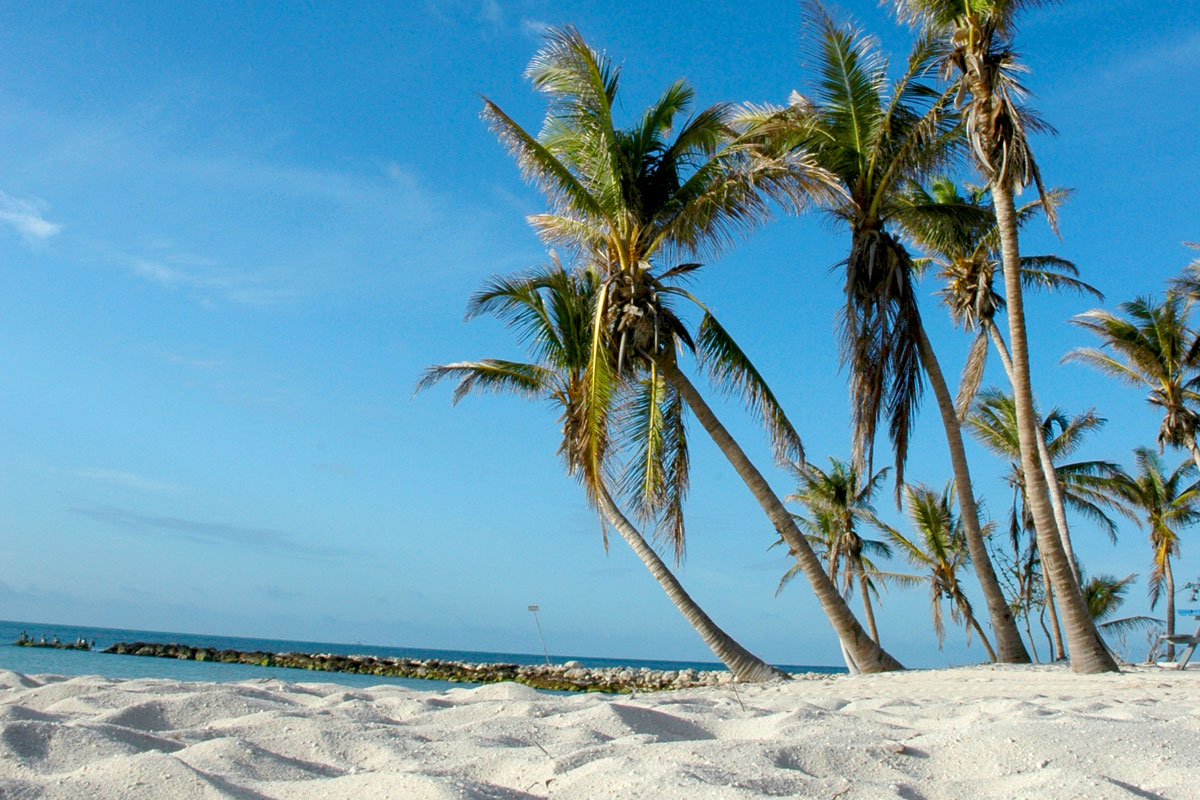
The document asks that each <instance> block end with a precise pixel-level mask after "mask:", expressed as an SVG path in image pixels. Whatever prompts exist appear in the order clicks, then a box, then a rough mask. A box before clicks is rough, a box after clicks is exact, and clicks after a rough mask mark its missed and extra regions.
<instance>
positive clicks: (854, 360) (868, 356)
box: [743, 3, 961, 485]
mask: <svg viewBox="0 0 1200 800" xmlns="http://www.w3.org/2000/svg"><path fill="white" fill-rule="evenodd" d="M808 15H809V19H810V21H811V23H812V25H813V26H814V28H815V30H816V34H817V35H816V36H815V37H814V39H815V44H814V46H813V49H812V52H811V53H810V54H809V60H811V61H812V63H814V64H815V65H816V68H817V81H816V84H815V86H814V87H813V89H812V92H811V94H809V95H802V94H799V93H793V95H792V97H791V101H790V103H789V105H788V107H787V108H784V109H779V108H773V107H769V106H766V107H756V108H752V109H750V110H749V111H748V112H747V113H746V114H744V115H743V119H744V120H745V121H746V122H748V123H751V124H752V127H751V131H752V132H754V133H755V134H756V135H758V136H759V137H760V138H761V139H763V140H764V141H765V142H767V143H768V145H767V148H766V152H769V153H770V154H772V156H773V157H779V154H797V153H809V154H811V158H812V159H813V160H814V161H815V163H816V164H817V165H818V166H819V167H821V168H822V169H824V170H826V171H828V173H830V175H832V176H833V179H834V181H835V183H836V185H837V187H838V188H839V190H840V191H839V192H838V193H836V194H834V195H831V196H829V197H828V200H827V202H826V204H825V205H826V208H827V211H828V212H829V214H831V215H832V216H833V217H834V218H835V219H836V220H838V221H839V222H840V223H842V224H844V225H845V226H846V227H847V228H848V229H849V230H850V232H851V246H850V254H849V256H848V257H847V259H846V261H845V262H844V265H845V268H846V279H845V294H846V305H845V307H844V308H843V310H842V312H841V319H840V322H841V329H842V332H841V337H842V342H841V347H842V359H843V363H844V364H846V365H847V366H848V368H849V372H850V396H851V404H852V408H853V409H854V410H853V415H854V419H853V424H854V457H855V461H856V462H857V463H859V464H862V465H867V466H868V467H869V465H870V463H871V461H872V459H871V453H872V449H873V443H874V438H875V430H876V425H877V424H878V421H879V419H880V418H881V417H886V418H887V422H888V432H889V435H890V437H891V440H892V445H893V448H894V451H895V462H896V481H897V485H899V484H900V483H902V482H903V479H904V460H905V458H906V455H907V451H908V438H909V430H910V428H911V425H912V423H913V420H914V418H915V416H916V413H917V408H918V404H919V399H920V393H921V377H922V376H921V362H920V355H919V353H918V346H919V345H918V341H919V338H920V335H919V333H918V331H919V329H920V325H921V318H920V312H919V310H918V307H917V298H916V295H915V293H914V287H913V275H912V262H911V260H910V258H909V255H908V253H907V251H906V250H905V249H904V247H903V246H902V245H901V244H900V243H899V242H898V241H897V240H896V239H895V238H894V237H893V235H892V234H891V233H890V232H889V231H888V227H889V225H892V224H894V223H895V222H897V221H898V220H900V219H902V218H904V217H906V216H910V215H914V214H919V213H920V212H921V211H922V210H923V209H919V208H914V206H913V204H912V203H909V202H906V198H905V197H904V194H903V191H902V190H903V188H904V187H905V186H906V185H907V184H908V183H909V182H911V181H913V180H919V179H922V178H923V177H924V176H926V175H928V174H929V173H930V172H931V171H935V170H937V169H940V168H942V167H945V166H947V165H948V164H950V163H951V162H953V160H954V159H955V158H956V157H957V156H958V154H959V152H960V147H959V145H960V143H961V138H960V131H959V128H958V119H957V117H956V116H955V115H954V114H953V113H951V112H950V111H949V110H948V109H947V98H946V97H945V96H943V95H939V94H938V93H937V92H936V91H935V90H934V89H932V88H931V87H930V86H929V85H928V84H927V83H925V82H923V81H922V80H921V76H922V75H923V74H924V73H926V72H927V71H928V69H929V68H930V66H931V65H932V64H933V63H934V62H935V60H936V58H937V57H938V54H939V51H938V50H937V48H936V47H935V46H934V45H933V44H932V43H931V42H930V41H921V42H919V43H918V44H917V46H916V48H915V49H914V51H913V53H912V55H911V56H910V57H909V60H908V64H907V69H906V70H905V72H904V74H903V75H902V76H901V77H900V78H898V79H897V80H895V81H892V80H891V79H890V78H889V77H888V66H889V65H888V61H887V59H886V58H885V57H884V55H883V53H882V51H881V49H880V46H879V43H878V41H877V40H876V39H874V38H873V37H871V36H868V35H866V34H865V33H863V32H862V31H861V30H860V29H858V28H855V27H853V26H851V25H840V24H838V23H837V22H835V21H834V19H833V18H832V17H830V16H829V15H828V14H827V13H826V12H825V11H824V9H822V8H821V6H820V5H819V4H816V3H813V4H810V6H809V14H808Z"/></svg>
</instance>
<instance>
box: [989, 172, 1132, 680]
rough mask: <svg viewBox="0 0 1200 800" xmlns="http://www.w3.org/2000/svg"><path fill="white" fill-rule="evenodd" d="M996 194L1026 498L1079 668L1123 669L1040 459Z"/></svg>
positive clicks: (1011, 222) (1007, 238) (1000, 188)
mask: <svg viewBox="0 0 1200 800" xmlns="http://www.w3.org/2000/svg"><path fill="white" fill-rule="evenodd" d="M991 191H992V199H993V201H994V206H995V210H996V226H997V228H998V229H999V231H1000V246H1001V254H1002V256H1003V264H1004V270H1003V271H1004V292H1005V298H1006V300H1007V302H1008V340H1009V342H1010V343H1011V345H1012V360H1013V378H1014V380H1013V399H1014V400H1015V405H1016V410H1017V436H1018V439H1019V440H1020V445H1021V471H1022V473H1024V476H1025V490H1026V498H1025V502H1026V503H1028V504H1029V509H1030V511H1031V512H1032V514H1033V521H1034V528H1035V530H1036V531H1037V539H1038V551H1039V552H1040V553H1041V556H1042V565H1043V568H1044V569H1046V570H1047V571H1048V572H1049V573H1050V582H1051V585H1052V586H1053V587H1054V590H1055V592H1056V593H1057V595H1058V604H1059V609H1060V610H1061V611H1062V616H1063V618H1064V622H1065V623H1066V624H1065V626H1064V627H1065V633H1066V639H1067V647H1068V649H1069V650H1070V653H1071V669H1072V671H1074V672H1085V673H1092V672H1118V671H1119V670H1118V668H1117V664H1116V662H1115V661H1113V658H1112V655H1110V654H1109V652H1108V649H1107V648H1106V647H1105V646H1104V642H1103V641H1101V639H1100V634H1099V632H1098V631H1097V630H1096V625H1095V622H1094V621H1093V620H1092V617H1091V614H1089V613H1088V610H1087V605H1086V604H1085V603H1084V600H1083V593H1082V592H1081V591H1080V588H1079V582H1078V581H1077V580H1076V579H1075V573H1074V570H1072V569H1071V565H1070V564H1069V563H1068V562H1067V557H1066V553H1065V551H1064V549H1063V546H1062V540H1061V538H1060V537H1059V536H1058V535H1057V533H1058V531H1057V528H1056V526H1055V524H1054V512H1053V510H1052V509H1051V507H1050V502H1049V494H1048V492H1047V489H1046V478H1045V476H1044V475H1043V474H1042V470H1041V468H1040V467H1041V464H1040V463H1039V458H1038V450H1037V445H1036V441H1037V439H1038V438H1039V437H1040V433H1039V432H1038V425H1037V420H1036V419H1035V418H1034V412H1033V388H1032V386H1031V384H1030V380H1029V345H1028V342H1027V341H1026V338H1025V305H1024V301H1023V298H1022V295H1021V264H1020V254H1019V248H1018V244H1017V226H1016V211H1015V209H1014V208H1013V195H1012V187H1011V186H1009V185H1005V184H1000V183H996V182H993V183H992V185H991Z"/></svg>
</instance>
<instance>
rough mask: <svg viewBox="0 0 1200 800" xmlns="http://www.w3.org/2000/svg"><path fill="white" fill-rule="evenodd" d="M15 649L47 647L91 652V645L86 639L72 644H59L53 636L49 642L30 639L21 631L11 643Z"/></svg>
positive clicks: (77, 640)
mask: <svg viewBox="0 0 1200 800" xmlns="http://www.w3.org/2000/svg"><path fill="white" fill-rule="evenodd" d="M13 645H14V646H15V647H49V648H50V649H52V650H91V649H92V645H91V643H89V642H88V640H87V639H84V638H79V639H76V640H75V641H73V642H60V641H59V640H58V637H57V636H55V637H53V638H51V639H49V640H47V639H46V637H44V636H43V637H41V638H39V639H31V638H30V637H29V634H27V633H25V631H21V635H20V636H19V637H18V638H17V640H16V641H15V642H13Z"/></svg>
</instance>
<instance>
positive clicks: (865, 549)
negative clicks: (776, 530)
mask: <svg viewBox="0 0 1200 800" xmlns="http://www.w3.org/2000/svg"><path fill="white" fill-rule="evenodd" d="M829 463H830V469H829V471H828V472H826V471H825V470H822V469H821V468H820V467H818V466H817V465H816V464H805V465H804V466H803V467H800V468H798V469H797V470H796V476H797V478H798V480H799V484H800V485H799V491H797V492H796V493H795V494H793V495H790V496H788V498H787V499H788V500H789V501H791V502H799V503H802V504H803V505H804V506H805V508H807V509H808V511H809V513H810V515H811V516H809V517H797V522H798V523H799V525H800V527H801V528H802V529H804V531H805V535H806V536H807V538H808V540H809V541H810V542H812V543H813V544H814V546H815V547H816V548H817V552H818V554H819V555H820V556H821V558H822V560H823V561H824V562H825V568H826V570H827V571H828V572H829V579H830V580H831V581H833V582H834V583H835V584H837V583H838V577H839V575H840V576H841V578H842V581H841V587H842V593H843V595H845V596H846V597H849V596H850V595H851V594H852V593H853V591H854V585H855V584H856V583H857V584H858V590H859V592H860V593H861V595H862V604H863V616H864V617H865V618H866V620H867V627H868V628H869V629H870V631H871V638H872V639H874V640H875V641H876V642H878V641H879V629H878V627H877V626H876V624H875V611H874V608H873V607H872V605H871V595H875V596H876V597H878V596H879V591H878V589H877V588H876V586H875V582H876V581H880V580H886V579H900V578H903V577H906V576H898V575H895V574H893V573H890V572H884V571H882V570H880V569H879V568H878V567H876V565H875V563H874V562H873V561H872V556H874V557H877V558H890V557H891V555H892V551H891V548H890V547H888V545H887V543H886V542H881V541H877V540H874V539H869V538H866V537H865V536H863V531H862V525H863V524H868V525H874V526H876V527H878V526H879V525H880V524H881V523H880V522H879V518H878V517H876V516H875V508H874V506H873V505H872V504H871V501H872V499H873V498H874V496H875V493H876V492H877V491H879V486H880V484H882V483H883V480H884V478H885V477H886V476H887V469H886V468H885V469H881V470H880V471H879V472H876V473H875V475H874V476H872V478H871V479H870V480H869V481H868V480H862V478H861V477H860V475H861V473H859V471H858V468H857V467H855V466H854V465H853V464H849V463H847V462H845V461H841V460H839V459H836V458H830V459H829ZM780 541H781V542H782V540H780ZM777 544H778V542H777ZM843 565H844V566H845V569H844V570H843V569H842V567H843ZM798 572H799V570H798V565H793V566H792V568H791V569H789V570H788V571H787V572H786V573H784V575H783V578H782V579H781V580H780V581H779V589H780V590H782V589H783V587H784V586H786V585H787V584H788V583H789V582H790V581H791V580H792V578H794V577H795V576H796V575H797V574H798Z"/></svg>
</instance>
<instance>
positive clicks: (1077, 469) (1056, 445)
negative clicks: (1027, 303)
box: [966, 388, 1120, 658]
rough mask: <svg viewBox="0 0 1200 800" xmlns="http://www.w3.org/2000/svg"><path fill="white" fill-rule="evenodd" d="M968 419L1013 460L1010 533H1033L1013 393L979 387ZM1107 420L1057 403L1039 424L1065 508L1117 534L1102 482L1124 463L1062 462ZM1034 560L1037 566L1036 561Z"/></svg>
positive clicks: (1058, 643) (1058, 651) (1053, 620)
mask: <svg viewBox="0 0 1200 800" xmlns="http://www.w3.org/2000/svg"><path fill="white" fill-rule="evenodd" d="M966 423H967V427H968V428H969V429H970V431H971V433H972V434H973V435H974V436H975V438H976V439H977V440H978V441H979V442H980V443H981V444H982V445H983V446H984V447H986V448H987V449H988V450H990V451H991V452H993V453H994V454H996V455H997V456H999V457H1000V458H1003V459H1006V460H1008V461H1009V468H1008V473H1007V475H1006V480H1007V481H1008V484H1009V486H1011V487H1012V489H1013V504H1012V511H1011V514H1010V520H1009V536H1010V538H1011V539H1013V540H1014V541H1016V540H1019V539H1020V538H1021V537H1022V534H1023V533H1033V532H1034V531H1035V526H1034V522H1033V514H1032V512H1031V511H1030V508H1029V501H1028V496H1027V490H1026V481H1025V476H1024V472H1023V471H1022V469H1021V452H1020V441H1019V437H1018V433H1017V410H1016V403H1015V401H1014V400H1013V396H1012V394H1007V393H1005V392H1002V391H1000V390H998V389H994V388H993V389H986V390H984V391H982V392H980V393H979V394H978V397H977V398H976V401H975V404H974V408H973V410H972V412H971V415H970V416H969V417H967V420H966ZM1104 424H1105V419H1104V418H1103V417H1100V416H1097V415H1096V413H1095V412H1094V411H1092V410H1088V411H1086V412H1084V413H1082V414H1076V415H1068V414H1066V413H1065V412H1063V411H1062V410H1061V409H1058V408H1053V409H1051V410H1050V413H1049V414H1048V415H1047V416H1046V417H1045V418H1044V419H1043V420H1042V421H1041V425H1040V430H1041V435H1042V449H1044V450H1045V452H1046V454H1047V455H1046V460H1047V461H1048V462H1049V463H1050V464H1051V467H1052V474H1053V476H1054V481H1055V484H1056V485H1057V486H1058V487H1059V492H1058V496H1059V498H1060V502H1061V503H1062V504H1063V507H1064V516H1065V510H1066V509H1071V510H1073V511H1075V512H1076V513H1078V514H1080V515H1081V516H1083V517H1085V518H1087V519H1088V520H1090V521H1091V522H1094V523H1096V524H1097V525H1098V526H1099V527H1100V528H1101V529H1102V530H1103V531H1105V532H1106V533H1107V534H1108V536H1109V538H1110V539H1113V540H1115V538H1116V533H1117V527H1116V523H1115V522H1113V520H1112V518H1111V517H1109V516H1108V514H1107V513H1106V510H1105V509H1106V508H1108V507H1109V506H1110V505H1111V500H1110V498H1109V497H1108V495H1107V494H1106V493H1105V492H1104V491H1103V486H1104V485H1105V484H1104V482H1105V480H1107V479H1108V478H1110V477H1111V476H1112V475H1114V474H1116V473H1117V472H1119V469H1120V468H1119V467H1118V466H1117V465H1116V464H1114V463H1113V462H1110V461H1100V460H1087V461H1074V462H1070V463H1058V462H1061V461H1062V460H1063V459H1065V458H1066V457H1068V456H1070V455H1071V454H1072V453H1073V452H1075V451H1076V450H1077V449H1078V448H1079V447H1080V445H1081V444H1082V441H1083V438H1084V437H1085V436H1086V435H1087V434H1088V433H1089V432H1091V431H1094V430H1098V429H1099V428H1101V427H1102V426H1103V425H1104ZM1018 549H1019V548H1018ZM1030 552H1031V554H1032V555H1034V556H1036V554H1037V544H1036V536H1035V540H1034V542H1033V543H1032V546H1031V548H1030ZM1030 565H1031V566H1032V562H1030ZM1041 575H1042V579H1043V581H1044V591H1045V595H1044V600H1045V608H1046V611H1047V612H1048V613H1049V615H1050V630H1051V632H1052V638H1053V645H1054V653H1055V657H1056V658H1063V657H1064V655H1065V650H1064V648H1063V644H1062V633H1061V626H1060V625H1059V622H1058V612H1057V610H1056V608H1055V605H1054V591H1053V588H1052V587H1051V586H1050V582H1049V577H1048V576H1047V575H1046V572H1045V570H1042V571H1041Z"/></svg>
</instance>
